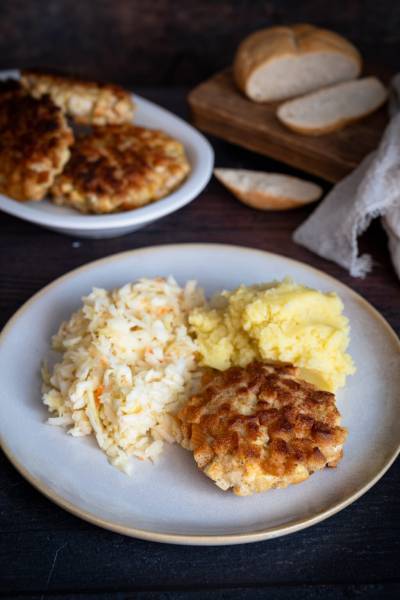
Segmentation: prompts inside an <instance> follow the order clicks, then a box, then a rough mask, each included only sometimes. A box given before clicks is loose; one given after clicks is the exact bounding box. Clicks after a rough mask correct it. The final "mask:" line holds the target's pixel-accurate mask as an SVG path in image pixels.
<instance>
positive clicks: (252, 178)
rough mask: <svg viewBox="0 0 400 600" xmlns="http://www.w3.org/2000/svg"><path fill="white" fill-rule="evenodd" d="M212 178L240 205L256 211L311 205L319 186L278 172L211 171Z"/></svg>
mask: <svg viewBox="0 0 400 600" xmlns="http://www.w3.org/2000/svg"><path fill="white" fill-rule="evenodd" d="M214 175H215V177H216V178H217V179H218V180H219V181H220V182H221V183H222V184H223V185H224V186H225V187H227V188H228V189H229V190H230V191H231V192H232V193H233V194H234V195H235V196H236V198H238V199H239V200H241V202H243V203H244V204H247V205H248V206H251V207H253V208H257V209H259V210H288V209H291V208H298V207H299V206H303V205H304V204H309V203H310V202H315V201H316V200H318V198H320V197H321V195H322V189H321V188H320V187H319V185H316V184H315V183H311V182H309V181H304V180H303V179H298V178H297V177H291V176H290V175H281V174H280V173H265V172H263V171H249V170H247V169H214Z"/></svg>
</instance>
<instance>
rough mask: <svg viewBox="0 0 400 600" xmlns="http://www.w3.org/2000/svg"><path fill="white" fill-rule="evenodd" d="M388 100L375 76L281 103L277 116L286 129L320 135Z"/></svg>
mask: <svg viewBox="0 0 400 600" xmlns="http://www.w3.org/2000/svg"><path fill="white" fill-rule="evenodd" d="M386 99H387V90H386V88H385V87H384V86H383V85H382V83H381V82H380V81H379V80H378V79H376V78H375V77H366V78H365V79H357V80H356V81H346V82H344V83H339V84H337V85H333V86H330V87H328V88H325V89H322V90H319V91H318V92H314V93H312V94H307V95H306V96H303V97H301V98H296V99H295V100H290V101H288V102H284V103H283V104H281V105H280V106H279V108H278V110H277V113H276V114H277V117H278V119H279V120H280V121H282V123H284V124H285V125H286V126H287V127H289V129H293V131H297V132H299V133H305V134H307V135H321V134H324V133H329V132H331V131H335V130H337V129H341V128H342V127H345V126H346V125H347V124H348V123H351V122H353V121H358V120H359V119H362V118H363V117H365V116H367V115H369V114H370V113H372V112H374V111H375V110H376V109H377V108H379V107H380V106H381V105H382V104H383V103H384V102H385V101H386Z"/></svg>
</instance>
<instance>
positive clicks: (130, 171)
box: [51, 124, 190, 213]
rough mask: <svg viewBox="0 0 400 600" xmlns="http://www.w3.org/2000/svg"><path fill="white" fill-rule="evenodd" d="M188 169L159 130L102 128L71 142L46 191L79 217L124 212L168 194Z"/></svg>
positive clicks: (177, 149)
mask: <svg viewBox="0 0 400 600" xmlns="http://www.w3.org/2000/svg"><path fill="white" fill-rule="evenodd" d="M189 170H190V167H189V163H188V161H187V159H186V156H185V151H184V148H183V146H182V144H181V143H180V142H178V141H177V140H175V139H173V138H171V137H169V136H168V135H166V134H165V133H163V132H162V131H156V130H152V129H144V128H143V127H136V126H134V125H130V124H129V125H128V124H125V125H107V126H105V127H98V128H95V129H94V130H93V132H92V133H91V134H89V135H87V136H85V137H82V138H80V139H78V140H77V141H76V142H75V144H74V146H73V147H72V149H71V159H70V161H69V162H68V164H67V165H66V167H65V169H64V171H63V173H62V174H61V175H60V176H59V177H58V178H57V179H56V181H55V183H54V185H53V187H52V190H51V192H52V195H53V197H54V201H55V203H56V204H60V205H67V206H71V207H73V208H76V209H77V210H79V211H81V212H83V213H109V212H114V211H121V210H130V209H133V208H137V207H139V206H143V205H145V204H148V203H149V202H152V201H153V200H157V199H159V198H162V197H163V196H165V195H166V194H168V193H169V192H171V191H172V190H173V189H174V188H176V187H177V186H178V185H179V184H180V183H181V182H182V181H183V179H184V178H185V177H186V175H187V174H188V173H189Z"/></svg>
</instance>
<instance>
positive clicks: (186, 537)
mask: <svg viewBox="0 0 400 600" xmlns="http://www.w3.org/2000/svg"><path fill="white" fill-rule="evenodd" d="M166 247H167V248H169V249H192V250H195V249H201V248H207V249H212V248H214V249H215V250H216V251H217V250H218V249H221V247H222V248H224V249H225V250H232V251H241V252H243V251H244V252H248V253H249V254H261V255H263V256H264V257H265V258H268V257H274V258H275V257H278V258H283V259H284V260H285V261H287V262H288V263H294V264H295V265H301V266H302V267H305V268H306V269H308V270H310V271H311V272H313V273H314V274H315V275H318V276H319V277H322V278H324V279H326V280H327V281H330V282H333V283H334V284H335V285H337V284H339V286H341V287H342V288H344V289H345V290H346V292H347V293H349V294H350V295H351V296H352V297H353V298H355V299H357V301H358V302H361V304H362V305H363V307H364V308H365V309H366V310H368V311H369V312H370V313H371V314H372V315H373V317H374V318H375V319H377V320H378V321H379V322H380V323H381V325H382V326H383V327H384V328H385V329H386V331H387V333H388V334H389V335H390V336H391V337H392V338H393V340H394V342H395V343H396V345H397V346H398V348H399V351H400V339H399V337H398V336H397V334H396V332H395V330H394V329H393V328H392V326H391V325H390V324H389V322H388V321H387V320H386V319H385V317H383V315H381V314H380V312H379V311H378V310H377V309H376V308H375V307H374V306H372V304H370V303H369V302H368V301H367V300H366V299H365V298H363V297H362V296H361V295H360V294H358V293H357V292H355V291H354V290H353V289H352V288H351V287H349V286H347V285H346V284H344V283H342V282H341V281H339V280H338V279H336V278H335V277H333V276H332V275H328V274H327V273H325V272H324V271H321V270H320V269H317V268H315V267H313V266H311V265H308V264H307V263H305V262H302V261H299V260H296V259H293V258H290V257H287V256H284V255H282V254H277V253H274V252H268V251H265V250H260V249H258V248H252V247H248V246H239V245H235V244H223V243H222V244H221V243H182V244H179V243H178V244H159V245H156V246H148V247H145V248H135V249H133V250H127V251H124V252H118V253H115V254H111V255H109V256H105V257H103V258H100V259H97V260H94V261H91V262H88V263H86V264H84V265H81V266H80V267H77V268H75V269H72V270H71V271H68V272H67V273H65V274H64V275H61V276H60V277H57V278H56V279H55V280H53V281H52V282H50V283H49V284H47V285H46V286H44V287H43V288H41V289H40V290H39V291H38V292H36V293H35V294H34V295H33V296H32V297H31V298H29V299H28V300H27V301H26V302H25V303H24V304H23V305H22V306H21V307H20V308H19V309H18V310H17V311H16V312H15V313H14V314H13V315H12V316H11V317H10V319H9V320H8V321H7V322H6V324H5V325H4V327H3V329H2V331H1V332H0V347H1V346H2V345H3V344H4V343H5V339H6V336H7V334H8V332H9V331H10V330H11V329H12V328H13V326H14V325H15V323H16V322H17V320H18V319H19V318H20V317H21V316H22V314H23V313H25V312H26V311H27V310H28V309H29V308H30V307H31V305H33V304H34V303H35V302H36V301H38V300H39V299H41V298H42V297H43V296H45V295H46V294H47V293H48V292H49V291H50V290H52V289H54V288H56V287H59V286H60V285H63V283H64V282H65V281H67V280H70V279H73V277H74V276H75V275H76V274H78V273H83V272H84V271H88V270H90V269H91V268H92V267H96V266H100V265H105V264H109V263H112V262H114V261H118V260H120V259H122V258H125V257H128V256H132V255H137V254H139V253H148V252H159V251H162V249H164V248H166ZM0 447H1V448H2V450H3V452H4V454H5V455H6V457H7V458H8V460H9V461H10V462H11V464H12V465H13V466H14V467H15V468H16V470H17V471H18V472H19V473H20V475H22V477H24V479H26V480H27V481H28V482H29V483H30V484H31V485H32V486H33V487H34V488H36V489H37V490H38V491H39V492H41V493H42V494H43V495H44V496H46V497H47V498H48V499H49V500H51V501H52V502H54V503H55V504H56V505H58V506H60V507H61V508H63V509H64V510H66V511H67V512H69V513H71V514H73V515H74V516H76V517H78V518H81V519H83V520H84V521H87V522H89V523H91V524H93V525H97V526H99V527H102V528H104V529H107V530H110V531H114V532H116V533H120V534H123V535H126V536H129V537H135V538H138V539H143V540H147V541H154V542H161V543H169V544H182V545H195V546H196V545H198V546H220V545H233V544H244V543H250V542H259V541H263V540H267V539H272V538H275V537H280V536H284V535H288V534H290V533H295V532H297V531H300V530H302V529H306V528H308V527H311V526H313V525H316V524H317V523H320V522H321V521H324V520H325V519H327V518H329V517H331V516H333V515H335V514H336V513H338V512H340V511H341V510H343V509H344V508H346V507H347V506H349V505H350V504H352V503H353V502H355V501H356V500H357V499H358V498H360V497H361V496H363V495H364V494H365V493H366V492H367V491H368V490H369V489H370V488H372V487H373V486H374V485H375V484H376V483H377V482H378V481H379V479H381V477H383V475H384V474H385V473H386V472H387V471H388V469H389V468H390V467H391V465H392V464H393V463H394V461H395V460H396V458H397V456H398V455H399V453H400V439H399V442H398V445H397V447H396V448H395V450H394V452H393V453H392V454H391V455H390V456H389V457H388V459H387V460H386V462H385V463H384V465H383V467H382V468H381V469H380V470H379V471H378V472H377V473H376V474H375V476H374V477H372V478H371V479H370V480H369V481H368V482H367V483H366V484H365V485H363V486H361V487H360V488H359V489H358V490H357V491H355V492H354V493H353V494H351V495H350V496H348V497H346V498H345V499H344V500H342V501H340V502H336V503H334V504H333V505H332V506H331V507H329V508H327V509H325V510H322V511H320V512H318V513H317V514H315V515H313V516H312V517H304V518H301V519H297V520H294V521H291V522H290V524H283V525H278V526H272V527H266V528H263V529H261V530H258V531H253V532H245V533H233V534H217V535H212V534H199V535H198V534H182V533H163V532H157V531H151V530H148V529H138V528H136V527H131V526H124V525H119V524H117V523H114V522H113V521H109V520H107V519H102V518H100V517H97V516H96V515H94V514H92V513H90V512H89V511H86V510H82V509H81V508H79V507H78V506H76V505H75V504H73V503H72V502H69V501H68V500H66V499H65V498H63V497H62V496H60V495H58V494H56V493H54V492H53V491H52V490H51V489H50V488H49V487H48V486H47V485H46V484H45V483H44V482H42V481H41V480H40V479H39V478H36V477H34V476H33V475H31V473H30V472H29V471H28V469H26V468H25V467H24V465H23V464H21V463H20V462H19V460H18V459H17V458H16V457H15V456H14V454H13V453H12V451H11V450H10V448H9V447H8V446H7V444H6V443H5V441H4V439H2V437H1V435H0Z"/></svg>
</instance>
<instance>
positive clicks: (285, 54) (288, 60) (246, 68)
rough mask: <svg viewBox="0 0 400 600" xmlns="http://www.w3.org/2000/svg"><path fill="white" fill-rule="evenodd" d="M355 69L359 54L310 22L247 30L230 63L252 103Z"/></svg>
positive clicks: (350, 74) (354, 73)
mask: <svg viewBox="0 0 400 600" xmlns="http://www.w3.org/2000/svg"><path fill="white" fill-rule="evenodd" d="M360 72H361V56H360V54H359V52H358V50H357V49H356V48H355V47H354V46H353V45H352V44H350V42H348V41H347V40H345V39H344V38H343V37H342V36H340V35H338V34H336V33H334V32H332V31H327V30H325V29H319V28H317V27H314V26H312V25H293V26H291V27H270V28H268V29H262V30H260V31H257V32H255V33H253V34H252V35H250V36H249V37H247V38H246V39H245V40H244V41H243V42H242V43H241V44H240V46H239V48H238V50H237V53H236V56H235V60H234V65H233V73H234V78H235V81H236V83H237V85H238V87H239V88H240V89H241V90H242V91H243V92H244V93H245V94H246V96H248V97H249V98H250V99H251V100H254V101H255V102H269V101H274V100H284V99H286V98H291V97H293V96H299V95H301V94H306V93H308V92H311V91H313V90H316V89H318V88H321V87H324V86H327V85H331V84H334V83H338V82H340V81H347V80H350V79H355V78H356V77H358V75H359V74H360Z"/></svg>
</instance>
